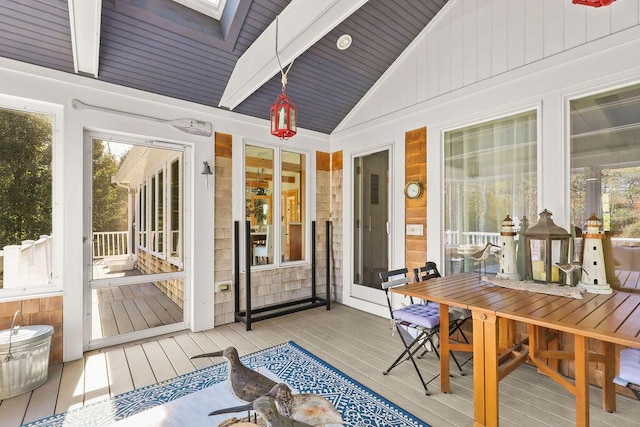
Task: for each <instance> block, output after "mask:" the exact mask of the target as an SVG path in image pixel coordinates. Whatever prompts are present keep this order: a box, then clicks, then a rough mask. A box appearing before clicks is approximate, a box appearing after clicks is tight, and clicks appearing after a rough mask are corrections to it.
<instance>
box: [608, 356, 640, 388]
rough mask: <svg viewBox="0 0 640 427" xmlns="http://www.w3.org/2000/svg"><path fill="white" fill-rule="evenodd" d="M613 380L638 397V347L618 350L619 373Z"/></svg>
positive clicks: (639, 378) (639, 371)
mask: <svg viewBox="0 0 640 427" xmlns="http://www.w3.org/2000/svg"><path fill="white" fill-rule="evenodd" d="M613 382H614V383H616V384H618V385H621V386H622V387H627V388H628V389H629V390H631V391H632V392H633V394H635V395H636V397H637V398H638V399H640V349H638V348H626V349H624V350H622V351H621V352H620V374H619V375H618V376H617V377H615V378H614V379H613Z"/></svg>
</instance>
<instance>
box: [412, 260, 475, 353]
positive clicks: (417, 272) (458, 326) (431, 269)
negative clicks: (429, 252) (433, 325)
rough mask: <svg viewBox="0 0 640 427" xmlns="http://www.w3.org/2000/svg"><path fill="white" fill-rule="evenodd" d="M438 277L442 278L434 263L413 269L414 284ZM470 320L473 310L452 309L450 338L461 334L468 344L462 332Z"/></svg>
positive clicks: (450, 314)
mask: <svg viewBox="0 0 640 427" xmlns="http://www.w3.org/2000/svg"><path fill="white" fill-rule="evenodd" d="M437 277H442V276H441V275H440V272H439V271H438V266H437V265H436V263H435V262H433V261H427V262H426V263H425V265H424V266H423V267H416V268H414V269H413V281H414V282H423V281H425V280H429V279H435V278H437ZM469 319H471V310H467V309H464V308H459V307H450V308H449V321H450V323H451V328H450V330H449V336H452V335H453V334H455V333H456V332H459V333H460V336H461V337H462V339H463V340H464V342H466V343H467V344H468V343H469V339H468V338H467V336H466V335H465V333H464V330H462V325H463V324H464V323H465V322H466V321H467V320H469Z"/></svg>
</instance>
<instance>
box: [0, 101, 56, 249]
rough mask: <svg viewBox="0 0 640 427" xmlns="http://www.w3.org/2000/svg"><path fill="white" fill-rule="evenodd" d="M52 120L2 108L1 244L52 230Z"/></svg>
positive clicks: (0, 131)
mask: <svg viewBox="0 0 640 427" xmlns="http://www.w3.org/2000/svg"><path fill="white" fill-rule="evenodd" d="M51 142H52V121H51V117H49V116H45V115H42V114H34V113H26V112H22V111H15V110H8V109H0V248H2V247H4V246H6V245H15V244H20V242H21V241H22V240H28V239H37V238H38V237H39V236H40V235H41V234H51V232H52V229H51V203H52V185H51V167H52V166H51V161H52V150H51Z"/></svg>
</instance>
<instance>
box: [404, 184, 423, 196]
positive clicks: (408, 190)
mask: <svg viewBox="0 0 640 427" xmlns="http://www.w3.org/2000/svg"><path fill="white" fill-rule="evenodd" d="M423 190H424V187H423V186H422V183H421V182H420V181H411V182H408V183H407V185H405V186H404V194H405V196H407V198H409V199H419V198H420V196H422V191H423Z"/></svg>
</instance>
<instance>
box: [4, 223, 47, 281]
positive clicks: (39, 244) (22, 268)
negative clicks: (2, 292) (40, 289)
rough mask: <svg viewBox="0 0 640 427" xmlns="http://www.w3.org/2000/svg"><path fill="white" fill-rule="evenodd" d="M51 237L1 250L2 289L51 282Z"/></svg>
mask: <svg viewBox="0 0 640 427" xmlns="http://www.w3.org/2000/svg"><path fill="white" fill-rule="evenodd" d="M52 239H53V238H52V237H51V236H47V235H42V236H40V238H39V239H38V240H23V241H22V244H20V245H9V246H5V247H4V248H3V252H4V257H3V258H4V259H3V263H4V267H3V268H4V273H3V274H4V275H3V288H4V289H10V288H24V287H26V286H36V285H46V284H48V283H50V282H51V246H52Z"/></svg>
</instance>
